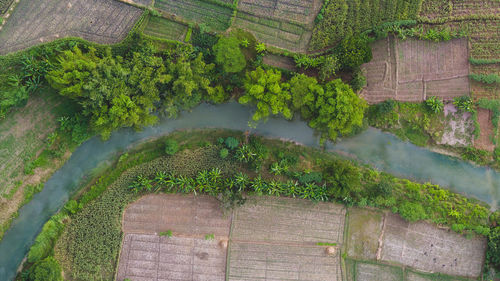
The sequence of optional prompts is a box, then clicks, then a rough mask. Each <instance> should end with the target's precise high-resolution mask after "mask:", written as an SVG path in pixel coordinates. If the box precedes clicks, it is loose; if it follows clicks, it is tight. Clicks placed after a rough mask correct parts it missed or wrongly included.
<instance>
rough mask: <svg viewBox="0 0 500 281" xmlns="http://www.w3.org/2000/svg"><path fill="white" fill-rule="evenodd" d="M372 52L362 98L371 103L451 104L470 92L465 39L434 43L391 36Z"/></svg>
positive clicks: (366, 70) (380, 42)
mask: <svg viewBox="0 0 500 281" xmlns="http://www.w3.org/2000/svg"><path fill="white" fill-rule="evenodd" d="M372 52H373V59H372V61H371V62H369V63H367V64H364V65H363V66H362V69H363V71H364V73H365V74H366V77H367V87H366V88H365V89H363V91H362V92H361V95H362V96H363V97H364V98H365V99H366V100H367V101H368V102H369V103H377V102H381V101H384V100H386V99H394V100H399V101H423V100H425V99H427V97H430V96H437V97H439V98H441V99H443V100H452V99H453V98H454V97H457V96H463V95H468V94H469V92H470V86H469V78H468V74H469V62H468V57H469V54H468V49H467V40H466V39H454V40H450V41H447V42H439V43H435V42H429V41H421V40H414V39H408V40H405V41H401V40H399V39H398V38H395V37H393V36H389V37H387V38H386V39H383V40H379V41H377V42H375V43H374V44H373V45H372Z"/></svg>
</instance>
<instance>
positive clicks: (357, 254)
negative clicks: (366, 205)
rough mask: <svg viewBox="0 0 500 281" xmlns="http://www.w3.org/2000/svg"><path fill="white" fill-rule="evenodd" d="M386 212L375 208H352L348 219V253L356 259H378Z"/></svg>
mask: <svg viewBox="0 0 500 281" xmlns="http://www.w3.org/2000/svg"><path fill="white" fill-rule="evenodd" d="M383 219H384V214H383V213H381V212H378V211H374V210H367V209H360V208H350V209H349V216H348V221H347V226H346V227H347V237H346V240H347V241H346V243H347V254H348V255H349V257H353V258H356V259H362V260H364V259H372V260H374V259H376V258H377V251H378V248H379V238H380V236H381V235H382V226H383Z"/></svg>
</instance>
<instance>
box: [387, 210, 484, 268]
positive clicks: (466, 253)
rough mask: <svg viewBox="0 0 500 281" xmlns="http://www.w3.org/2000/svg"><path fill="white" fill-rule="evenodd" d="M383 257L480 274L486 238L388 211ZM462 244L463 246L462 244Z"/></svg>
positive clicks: (425, 266) (407, 262)
mask: <svg viewBox="0 0 500 281" xmlns="http://www.w3.org/2000/svg"><path fill="white" fill-rule="evenodd" d="M383 232H384V236H383V238H382V247H381V260H384V261H390V262H398V263H402V264H404V265H407V266H410V267H412V268H415V269H418V270H424V271H427V272H441V273H444V274H450V275H458V276H464V277H472V278H477V277H478V276H479V275H480V274H481V269H482V265H483V262H484V253H485V247H486V240H485V239H484V238H479V237H475V238H471V239H467V238H466V237H464V236H462V235H459V234H456V233H454V232H451V231H449V230H443V229H438V228H436V227H435V226H433V225H430V224H427V223H424V222H418V223H411V224H410V223H408V222H405V221H404V220H403V219H401V218H400V217H399V216H396V215H393V214H387V215H386V221H385V226H384V230H383ZM458 245H459V246H458Z"/></svg>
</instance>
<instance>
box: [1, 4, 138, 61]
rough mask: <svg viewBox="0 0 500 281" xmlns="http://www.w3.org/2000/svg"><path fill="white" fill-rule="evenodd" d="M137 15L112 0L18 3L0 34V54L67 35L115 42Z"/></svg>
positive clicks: (108, 42)
mask: <svg viewBox="0 0 500 281" xmlns="http://www.w3.org/2000/svg"><path fill="white" fill-rule="evenodd" d="M141 13H142V10H141V9H138V8H136V7H133V6H131V5H128V4H125V3H122V2H119V1H114V0H22V1H21V2H20V3H19V4H18V5H17V7H16V9H15V10H14V13H13V14H12V15H11V17H10V18H9V20H8V21H7V23H6V24H5V25H4V27H3V29H2V30H1V31H0V54H6V53H9V52H13V51H17V50H21V49H24V48H27V47H30V46H33V45H37V44H41V43H44V42H48V41H53V40H55V39H57V38H64V37H69V36H76V37H81V38H84V39H86V40H89V41H94V42H97V43H102V44H110V43H116V42H119V41H121V40H122V39H124V38H125V37H126V35H127V33H128V31H129V30H130V29H131V28H132V26H133V25H134V23H135V22H136V20H137V19H138V18H139V16H140V15H141Z"/></svg>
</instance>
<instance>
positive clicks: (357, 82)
mask: <svg viewBox="0 0 500 281" xmlns="http://www.w3.org/2000/svg"><path fill="white" fill-rule="evenodd" d="M365 86H366V77H365V75H364V74H363V71H361V69H357V70H356V71H355V72H354V74H353V77H352V80H351V87H352V89H353V91H355V92H359V91H360V90H361V89H363V88H364V87H365Z"/></svg>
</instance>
